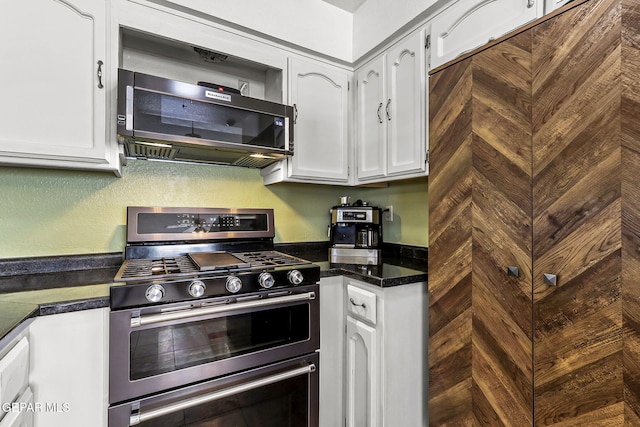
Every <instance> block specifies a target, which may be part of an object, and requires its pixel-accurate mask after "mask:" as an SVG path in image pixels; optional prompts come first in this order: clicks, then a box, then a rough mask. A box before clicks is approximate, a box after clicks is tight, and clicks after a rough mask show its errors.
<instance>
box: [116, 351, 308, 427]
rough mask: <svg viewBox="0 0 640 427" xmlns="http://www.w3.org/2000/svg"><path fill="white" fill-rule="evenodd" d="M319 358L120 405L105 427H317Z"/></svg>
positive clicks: (280, 364)
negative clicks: (135, 426) (207, 426)
mask: <svg viewBox="0 0 640 427" xmlns="http://www.w3.org/2000/svg"><path fill="white" fill-rule="evenodd" d="M318 359H319V356H318V354H317V353H313V354H309V355H305V356H301V357H296V358H293V359H288V360H286V361H284V362H277V363H273V364H270V365H267V366H264V367H260V368H257V369H251V370H248V371H243V372H239V373H234V374H231V375H228V376H225V377H222V378H217V379H213V380H209V381H205V382H201V383H198V384H195V385H191V386H188V387H184V388H182V389H179V390H175V391H168V392H165V393H161V394H159V395H155V396H150V397H144V398H141V399H137V400H134V401H131V402H124V403H120V404H117V405H114V406H112V407H111V409H110V410H109V427H121V426H134V425H140V426H142V427H145V426H163V427H170V426H185V425H189V426H206V425H217V426H252V427H273V426H298V425H309V426H316V425H317V421H309V422H307V420H317V419H318V410H319V408H318V405H317V402H318V389H319V384H318V371H317V369H316V367H317V365H318ZM313 402H316V403H313ZM267 405H268V409H269V412H268V414H267V413H266V412H265V408H267ZM301 420H302V421H301ZM207 423H211V424H207ZM213 423H215V424H213Z"/></svg>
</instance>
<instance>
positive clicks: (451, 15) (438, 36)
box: [431, 0, 553, 68]
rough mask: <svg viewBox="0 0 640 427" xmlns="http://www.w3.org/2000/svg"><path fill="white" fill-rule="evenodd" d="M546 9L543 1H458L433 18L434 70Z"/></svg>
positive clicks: (432, 65) (432, 59)
mask: <svg viewBox="0 0 640 427" xmlns="http://www.w3.org/2000/svg"><path fill="white" fill-rule="evenodd" d="M547 1H549V0H547ZM552 1H553V0H552ZM543 9H544V4H543V0H458V1H457V2H455V3H453V5H451V6H450V7H449V8H448V9H446V10H445V11H443V12H442V13H441V14H439V15H437V16H436V17H434V18H433V21H432V23H431V39H432V43H433V46H432V49H431V67H432V68H436V67H438V66H440V65H442V64H444V63H445V62H448V61H450V60H452V59H454V58H456V57H457V56H460V55H462V54H464V53H466V52H468V51H471V50H473V49H475V48H477V47H479V46H482V45H484V44H486V43H488V42H489V41H491V40H494V39H497V38H498V37H500V36H502V35H504V34H506V33H508V32H510V31H511V30H514V29H516V28H518V27H520V26H522V25H524V24H526V23H527V22H530V21H532V20H534V19H536V18H539V17H541V16H542V14H543Z"/></svg>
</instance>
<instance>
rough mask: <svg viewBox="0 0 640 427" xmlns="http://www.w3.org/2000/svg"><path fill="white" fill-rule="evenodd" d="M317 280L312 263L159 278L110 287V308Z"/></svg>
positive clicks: (283, 286)
mask: <svg viewBox="0 0 640 427" xmlns="http://www.w3.org/2000/svg"><path fill="white" fill-rule="evenodd" d="M319 281H320V267H319V266H317V265H315V264H303V265H299V266H296V267H291V268H273V269H265V270H263V271H245V272H237V273H235V274H217V275H205V274H202V275H198V277H197V278H190V279H185V278H182V279H175V280H168V279H159V280H152V281H150V282H147V283H144V282H141V283H136V284H127V285H120V286H118V285H114V286H112V287H111V308H112V309H118V308H125V307H134V306H142V305H150V304H162V303H169V302H178V301H189V300H194V299H199V298H210V297H218V296H225V295H228V296H231V295H240V294H246V293H252V292H265V291H272V290H276V289H278V290H280V289H287V288H292V287H294V286H304V285H311V284H316V283H318V282H319Z"/></svg>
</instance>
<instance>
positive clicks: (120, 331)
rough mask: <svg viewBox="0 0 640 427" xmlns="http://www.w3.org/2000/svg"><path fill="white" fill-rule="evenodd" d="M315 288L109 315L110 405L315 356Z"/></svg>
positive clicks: (316, 328)
mask: <svg viewBox="0 0 640 427" xmlns="http://www.w3.org/2000/svg"><path fill="white" fill-rule="evenodd" d="M318 292H319V289H318V285H311V286H304V287H300V288H296V289H295V291H293V292H291V291H287V292H282V291H279V292H277V291H276V292H261V293H259V294H255V295H251V294H249V295H243V296H242V297H230V299H225V298H223V299H220V298H212V299H203V300H197V301H195V302H189V303H175V304H166V305H160V306H151V307H142V308H138V309H137V310H135V309H127V310H120V311H112V312H111V313H110V321H109V326H110V329H109V337H110V338H109V340H110V341H109V344H110V346H109V402H110V403H112V404H113V403H119V402H123V401H126V400H130V399H136V398H139V397H141V396H145V395H151V394H155V393H159V392H162V391H164V390H168V389H170V388H176V387H182V386H185V385H188V384H193V383H196V382H201V381H204V380H207V379H212V378H216V377H220V376H223V375H228V374H231V373H234V372H239V371H242V370H247V369H252V368H254V367H257V366H261V365H266V364H268V363H273V362H278V361H281V360H287V359H290V358H292V357H296V356H300V355H304V354H309V353H313V352H315V351H316V350H317V349H319V347H320V332H319V316H320V313H319V303H318V302H319V294H318Z"/></svg>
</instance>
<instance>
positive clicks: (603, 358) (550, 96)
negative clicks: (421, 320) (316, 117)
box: [428, 0, 640, 426]
mask: <svg viewBox="0 0 640 427" xmlns="http://www.w3.org/2000/svg"><path fill="white" fill-rule="evenodd" d="M639 35H640V6H639V5H638V3H637V2H631V1H626V0H589V1H574V2H572V3H570V4H568V5H566V6H565V8H563V9H561V10H558V11H557V12H555V13H552V14H551V15H549V16H548V17H547V18H546V19H542V20H540V21H537V22H536V23H535V24H534V25H530V26H528V27H525V28H524V29H523V30H521V31H518V32H514V33H513V34H512V35H510V36H509V37H506V38H504V39H501V40H499V41H498V42H496V43H494V44H492V45H491V46H490V47H488V48H486V49H482V50H479V51H477V52H476V53H474V54H472V55H470V56H467V57H465V58H463V59H462V60H459V61H457V62H453V63H450V64H447V65H446V66H443V67H442V68H440V69H437V70H435V72H434V73H433V74H432V75H431V77H430V111H429V121H430V150H431V156H430V178H429V180H430V182H429V209H430V212H429V358H428V360H429V362H428V363H429V378H430V382H429V424H430V425H432V426H445V425H451V426H453V425H486V426H497V425H511V426H525V425H536V426H543V425H545V426H546V425H554V426H569V425H571V426H605V425H606V426H622V425H640V365H639V363H638V361H639V360H640V321H639V317H640V286H639V283H638V273H639V271H640V253H639V252H638V247H639V244H640V204H639V203H640V202H639V200H640V198H639V194H640V184H639V183H638V176H640V127H639V125H638V120H637V117H638V114H639V112H640V90H639V88H638V84H637V80H638V76H639V75H640V51H639V45H640V44H639V40H640V39H639V37H640V36H639Z"/></svg>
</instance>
